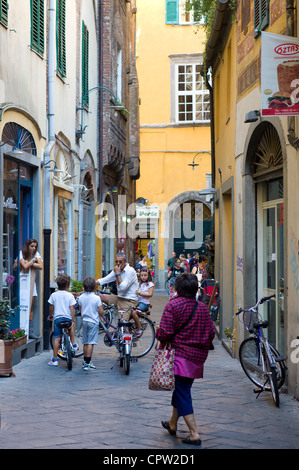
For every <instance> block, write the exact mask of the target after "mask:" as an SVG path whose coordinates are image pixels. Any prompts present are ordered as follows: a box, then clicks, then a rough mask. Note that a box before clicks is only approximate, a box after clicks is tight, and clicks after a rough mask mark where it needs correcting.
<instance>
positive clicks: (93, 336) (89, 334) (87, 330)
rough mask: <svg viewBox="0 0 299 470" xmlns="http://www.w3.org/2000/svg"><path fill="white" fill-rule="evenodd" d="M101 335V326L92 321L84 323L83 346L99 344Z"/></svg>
mask: <svg viewBox="0 0 299 470" xmlns="http://www.w3.org/2000/svg"><path fill="white" fill-rule="evenodd" d="M98 334H99V325H97V324H96V323H91V322H90V321H83V334H82V343H83V344H97V343H98Z"/></svg>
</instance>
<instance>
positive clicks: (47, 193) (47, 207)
mask: <svg viewBox="0 0 299 470" xmlns="http://www.w3.org/2000/svg"><path fill="white" fill-rule="evenodd" d="M55 6H56V0H49V32H48V73H47V83H48V93H47V99H48V114H47V118H48V142H47V145H46V148H45V154H44V163H47V162H48V161H49V160H51V152H52V150H53V148H54V145H55V125H54V124H55V122H54V76H55V72H54V70H55V64H54V60H55V20H56V12H55ZM43 234H44V299H43V314H44V316H43V339H44V349H49V328H48V320H47V318H48V315H49V303H48V299H49V297H50V294H51V292H50V260H51V180H50V167H49V165H45V166H44V219H43Z"/></svg>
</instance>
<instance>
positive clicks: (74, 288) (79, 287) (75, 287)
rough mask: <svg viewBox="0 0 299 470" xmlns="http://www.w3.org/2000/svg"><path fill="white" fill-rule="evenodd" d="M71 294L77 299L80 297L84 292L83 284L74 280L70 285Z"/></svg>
mask: <svg viewBox="0 0 299 470" xmlns="http://www.w3.org/2000/svg"><path fill="white" fill-rule="evenodd" d="M70 292H71V293H72V294H73V295H74V296H75V297H76V295H80V294H82V292H83V282H81V281H75V280H74V279H72V280H71V285H70Z"/></svg>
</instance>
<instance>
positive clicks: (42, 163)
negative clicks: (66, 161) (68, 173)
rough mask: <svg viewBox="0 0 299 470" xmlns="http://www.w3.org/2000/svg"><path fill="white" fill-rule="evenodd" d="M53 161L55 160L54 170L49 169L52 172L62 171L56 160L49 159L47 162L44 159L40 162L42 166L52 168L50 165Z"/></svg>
mask: <svg viewBox="0 0 299 470" xmlns="http://www.w3.org/2000/svg"><path fill="white" fill-rule="evenodd" d="M51 162H54V168H53V170H49V171H50V172H51V173H62V170H59V169H58V168H57V165H56V162H55V160H48V161H47V162H43V161H42V162H41V164H40V166H41V168H47V169H48V168H51V167H50V163H51ZM48 165H49V166H48Z"/></svg>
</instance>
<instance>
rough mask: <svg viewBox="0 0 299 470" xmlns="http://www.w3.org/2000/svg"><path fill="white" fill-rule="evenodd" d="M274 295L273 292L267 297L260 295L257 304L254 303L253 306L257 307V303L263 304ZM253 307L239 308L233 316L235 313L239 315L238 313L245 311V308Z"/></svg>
mask: <svg viewBox="0 0 299 470" xmlns="http://www.w3.org/2000/svg"><path fill="white" fill-rule="evenodd" d="M275 296H276V295H275V294H272V295H269V296H268V297H262V298H261V299H260V300H259V301H258V302H257V304H256V305H255V307H257V306H258V305H260V304H263V303H264V302H268V301H269V300H270V299H272V298H273V297H275ZM255 307H251V308H249V309H244V308H239V310H238V311H237V313H235V316H237V315H240V313H242V312H246V311H247V310H251V309H253V308H255Z"/></svg>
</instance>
